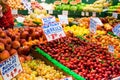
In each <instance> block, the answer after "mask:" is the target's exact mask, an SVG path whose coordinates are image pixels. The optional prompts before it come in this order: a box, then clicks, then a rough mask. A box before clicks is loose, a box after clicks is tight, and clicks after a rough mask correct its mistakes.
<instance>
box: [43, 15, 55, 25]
mask: <svg viewBox="0 0 120 80" xmlns="http://www.w3.org/2000/svg"><path fill="white" fill-rule="evenodd" d="M55 21H56V19H55V17H53V16H50V17H46V18H43V19H42V22H43V24H49V23H52V22H55Z"/></svg>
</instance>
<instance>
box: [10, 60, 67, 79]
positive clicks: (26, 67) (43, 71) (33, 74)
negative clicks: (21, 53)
mask: <svg viewBox="0 0 120 80" xmlns="http://www.w3.org/2000/svg"><path fill="white" fill-rule="evenodd" d="M22 67H23V72H22V73H20V74H19V75H18V76H16V77H15V78H13V79H12V80H59V79H62V78H65V77H66V76H65V75H64V74H63V72H60V71H58V70H55V68H54V67H52V66H50V65H46V64H45V62H44V61H41V60H39V59H37V60H36V59H35V60H30V61H26V62H25V63H22Z"/></svg>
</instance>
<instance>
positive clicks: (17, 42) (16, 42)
mask: <svg viewBox="0 0 120 80" xmlns="http://www.w3.org/2000/svg"><path fill="white" fill-rule="evenodd" d="M12 47H13V48H14V49H18V48H19V47H20V43H19V41H13V42H12Z"/></svg>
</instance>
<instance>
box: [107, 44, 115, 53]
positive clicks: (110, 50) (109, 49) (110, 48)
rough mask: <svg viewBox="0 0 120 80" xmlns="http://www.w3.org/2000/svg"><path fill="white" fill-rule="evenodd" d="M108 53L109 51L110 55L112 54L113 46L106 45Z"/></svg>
mask: <svg viewBox="0 0 120 80" xmlns="http://www.w3.org/2000/svg"><path fill="white" fill-rule="evenodd" d="M108 51H109V52H110V53H114V46H112V45H108Z"/></svg>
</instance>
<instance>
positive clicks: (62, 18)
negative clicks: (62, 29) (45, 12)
mask: <svg viewBox="0 0 120 80" xmlns="http://www.w3.org/2000/svg"><path fill="white" fill-rule="evenodd" d="M58 18H59V20H60V23H61V24H68V16H67V15H58Z"/></svg>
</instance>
